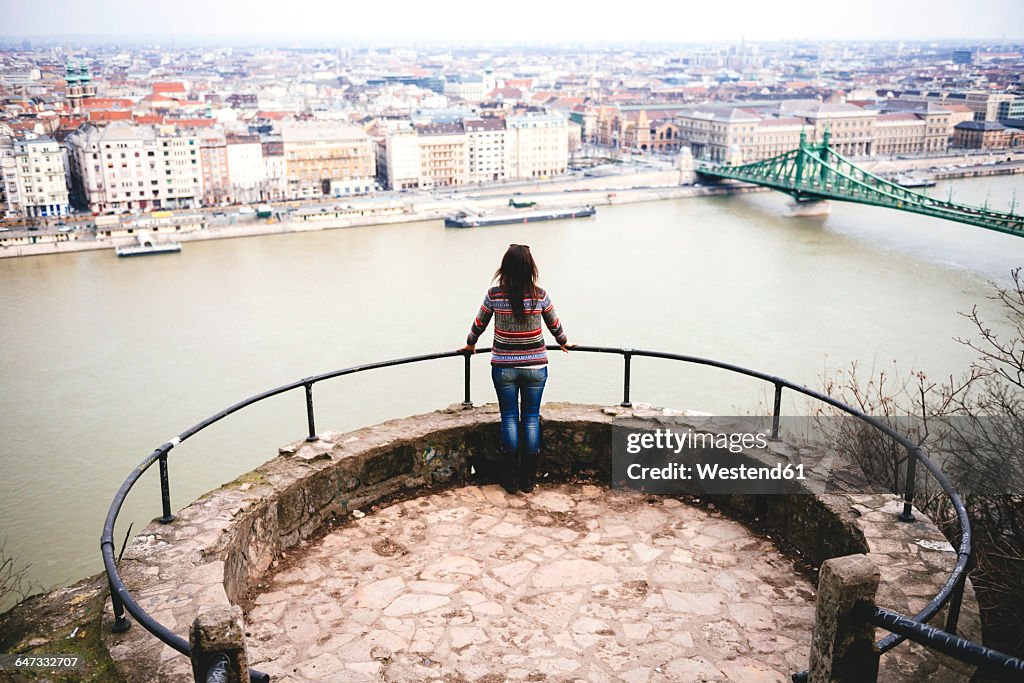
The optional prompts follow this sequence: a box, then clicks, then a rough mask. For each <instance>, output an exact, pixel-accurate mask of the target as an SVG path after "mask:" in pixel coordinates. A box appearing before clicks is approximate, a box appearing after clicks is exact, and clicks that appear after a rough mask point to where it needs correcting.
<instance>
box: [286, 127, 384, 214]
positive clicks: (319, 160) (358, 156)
mask: <svg viewBox="0 0 1024 683" xmlns="http://www.w3.org/2000/svg"><path fill="white" fill-rule="evenodd" d="M281 139H282V142H283V151H284V158H285V165H286V172H287V178H288V196H289V198H292V199H303V198H309V197H322V196H333V197H341V196H345V195H354V194H365V193H367V192H370V191H372V190H373V181H374V176H375V175H376V165H377V164H376V162H377V157H376V153H375V152H374V147H373V140H372V139H371V138H370V136H369V135H367V134H366V132H365V131H364V130H362V129H361V128H356V127H355V126H351V125H347V124H343V123H338V122H333V121H329V122H328V121H309V122H289V123H285V124H283V125H282V126H281Z"/></svg>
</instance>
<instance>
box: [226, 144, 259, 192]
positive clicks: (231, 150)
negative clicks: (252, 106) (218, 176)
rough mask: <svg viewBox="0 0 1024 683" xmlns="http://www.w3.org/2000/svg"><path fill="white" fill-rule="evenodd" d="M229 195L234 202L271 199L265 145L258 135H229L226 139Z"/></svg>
mask: <svg viewBox="0 0 1024 683" xmlns="http://www.w3.org/2000/svg"><path fill="white" fill-rule="evenodd" d="M225 144H226V148H227V168H228V186H229V188H230V191H229V195H230V197H231V200H232V201H234V202H257V201H264V200H267V199H270V195H269V187H268V183H267V167H266V164H265V163H264V161H263V145H262V144H261V143H260V138H259V136H258V135H229V136H227V137H226V139H225Z"/></svg>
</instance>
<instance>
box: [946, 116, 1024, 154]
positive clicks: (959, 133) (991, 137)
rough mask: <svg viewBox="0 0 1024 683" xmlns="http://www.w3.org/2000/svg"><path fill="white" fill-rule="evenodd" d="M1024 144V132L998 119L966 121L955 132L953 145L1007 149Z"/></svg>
mask: <svg viewBox="0 0 1024 683" xmlns="http://www.w3.org/2000/svg"><path fill="white" fill-rule="evenodd" d="M1022 144H1024V132H1021V131H1017V130H1015V129H1013V128H1009V127H1007V126H1004V125H1003V124H1001V123H999V122H998V121H964V122H963V123H958V124H957V125H956V128H955V129H954V132H953V146H954V147H960V148H963V149H1005V148H1007V147H1011V146H1014V147H1016V146H1020V145H1022Z"/></svg>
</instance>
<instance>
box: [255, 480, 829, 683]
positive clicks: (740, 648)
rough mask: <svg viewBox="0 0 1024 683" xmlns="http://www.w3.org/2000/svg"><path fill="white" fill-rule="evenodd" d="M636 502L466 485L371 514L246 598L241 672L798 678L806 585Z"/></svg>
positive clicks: (661, 502)
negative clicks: (245, 664)
mask: <svg viewBox="0 0 1024 683" xmlns="http://www.w3.org/2000/svg"><path fill="white" fill-rule="evenodd" d="M648 500H649V499H648V498H647V497H646V496H643V495H641V494H637V493H634V492H619V491H609V490H608V489H605V488H601V487H596V486H590V485H562V486H542V487H538V488H537V490H536V491H535V492H534V493H533V494H530V495H522V494H520V495H518V496H509V495H507V494H506V493H505V492H504V491H503V490H502V489H500V488H498V487H495V486H487V487H475V486H471V487H466V488H461V489H455V490H450V491H445V492H443V493H439V494H435V495H430V496H426V497H423V498H416V499H413V500H409V501H406V502H402V503H397V504H395V505H392V506H390V507H387V508H383V509H380V510H376V511H373V512H371V513H370V514H368V515H366V516H365V517H362V518H360V519H357V520H354V522H353V523H352V524H350V525H347V526H345V527H342V528H339V529H337V530H335V531H334V532H332V533H331V534H330V535H328V536H326V537H325V538H324V539H323V540H322V541H319V542H317V543H316V544H314V545H312V546H311V547H309V548H306V549H305V550H303V551H301V552H302V556H301V558H300V559H299V560H298V561H297V562H295V563H294V565H292V566H289V567H287V568H284V569H282V571H280V572H279V573H278V574H277V575H276V576H275V577H274V578H273V579H272V580H271V582H270V584H269V585H268V586H266V587H265V588H264V591H263V592H262V593H261V594H259V595H258V596H257V597H256V599H255V602H254V604H253V607H252V608H251V610H250V611H249V613H248V614H247V615H246V624H247V630H248V632H249V634H250V636H251V637H249V638H248V639H247V640H248V644H249V645H248V646H249V661H250V665H251V666H254V667H255V668H258V669H260V670H262V671H265V672H267V673H269V674H270V675H271V677H272V679H273V680H275V681H300V680H315V681H381V680H384V681H483V682H486V683H496V682H498V681H505V680H511V681H594V682H599V681H628V682H630V683H645V682H654V681H686V682H696V681H727V682H728V681H743V682H749V683H760V682H762V681H765V682H768V681H771V682H775V681H778V682H780V683H783V682H785V681H788V680H789V674H791V673H793V672H794V671H798V670H801V669H804V668H806V667H807V661H808V656H809V642H810V634H811V627H812V623H813V619H814V595H813V587H812V586H811V584H810V583H809V582H808V581H807V580H806V579H805V578H803V577H802V576H799V575H798V574H796V573H795V572H794V570H793V568H792V564H791V563H790V562H789V561H788V560H787V559H786V558H785V557H783V556H782V555H780V553H779V552H778V551H777V550H776V549H775V547H774V546H773V545H772V544H771V542H770V541H768V540H766V539H763V538H759V537H757V536H755V535H753V534H751V533H750V532H749V531H748V530H747V529H746V528H745V527H743V526H742V525H740V524H738V523H736V522H734V521H731V520H729V519H727V518H726V517H724V516H722V515H720V514H718V513H717V512H715V511H713V510H712V511H706V510H703V509H699V508H695V507H692V506H689V505H685V504H683V503H681V502H679V501H676V500H672V499H668V498H657V499H650V500H651V502H648ZM288 554H289V555H292V553H288ZM294 559H295V557H294V556H293V557H292V558H287V557H286V559H285V561H286V562H288V561H290V560H294Z"/></svg>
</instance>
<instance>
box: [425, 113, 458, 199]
mask: <svg viewBox="0 0 1024 683" xmlns="http://www.w3.org/2000/svg"><path fill="white" fill-rule="evenodd" d="M416 137H417V141H418V143H419V152H420V181H419V184H420V188H422V189H428V190H429V189H432V188H437V187H451V186H453V185H464V184H465V183H466V181H467V179H468V178H469V165H468V163H467V162H468V149H467V148H468V145H467V140H466V132H465V130H464V129H463V127H462V124H461V123H425V124H420V125H418V126H416Z"/></svg>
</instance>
